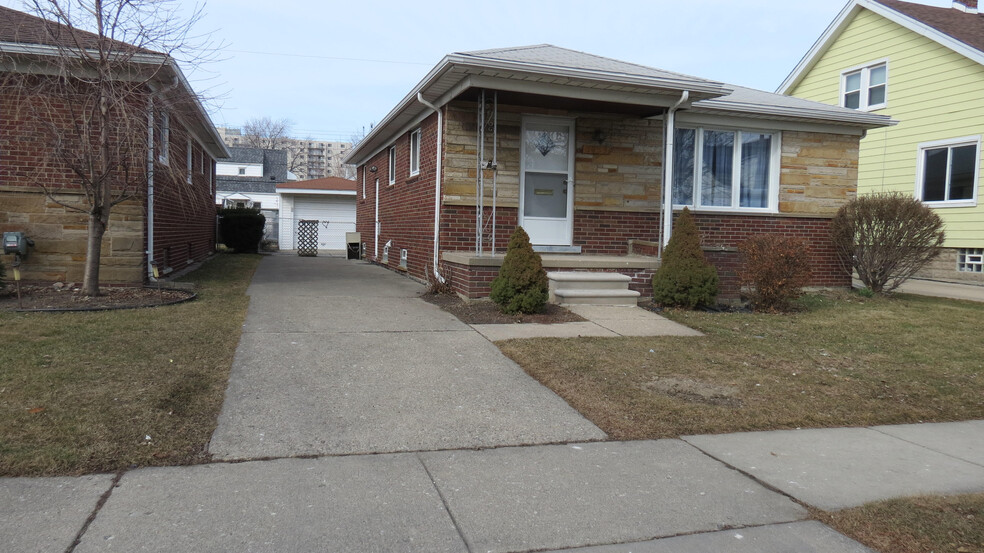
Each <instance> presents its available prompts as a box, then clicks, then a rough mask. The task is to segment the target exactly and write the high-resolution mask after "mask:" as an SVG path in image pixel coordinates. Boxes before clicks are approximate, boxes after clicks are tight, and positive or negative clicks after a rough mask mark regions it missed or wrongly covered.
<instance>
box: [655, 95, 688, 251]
mask: <svg viewBox="0 0 984 553" xmlns="http://www.w3.org/2000/svg"><path fill="white" fill-rule="evenodd" d="M688 98H690V91H689V90H684V91H683V94H682V95H681V96H680V99H679V100H678V101H677V103H675V104H673V105H672V106H670V109H668V110H667V111H666V131H665V136H664V139H663V168H664V169H663V228H662V230H661V232H660V234H661V235H662V239H661V240H660V241H659V252H658V254H659V257H660V258H662V257H663V248H665V247H666V244H667V243H668V242H669V241H670V235H671V234H673V143H674V135H676V111H677V109H679V107H680V105H681V104H683V103H684V102H686V101H687V99H688Z"/></svg>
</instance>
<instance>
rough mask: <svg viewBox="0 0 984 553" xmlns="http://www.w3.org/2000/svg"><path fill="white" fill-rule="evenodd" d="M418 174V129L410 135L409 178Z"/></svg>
mask: <svg viewBox="0 0 984 553" xmlns="http://www.w3.org/2000/svg"><path fill="white" fill-rule="evenodd" d="M419 174H420V129H417V130H415V131H413V132H412V133H410V176H411V177H412V176H414V175H419Z"/></svg>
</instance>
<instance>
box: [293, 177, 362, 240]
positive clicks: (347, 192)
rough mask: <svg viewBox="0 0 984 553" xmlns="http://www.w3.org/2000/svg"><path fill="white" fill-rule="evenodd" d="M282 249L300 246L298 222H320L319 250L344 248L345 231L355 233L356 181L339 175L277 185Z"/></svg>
mask: <svg viewBox="0 0 984 553" xmlns="http://www.w3.org/2000/svg"><path fill="white" fill-rule="evenodd" d="M277 194H278V195H280V249H281V250H294V249H297V228H298V221H302V220H307V221H311V220H313V221H318V251H319V252H322V251H331V250H335V251H344V250H345V233H346V232H355V181H350V180H348V179H342V178H338V177H327V178H323V179H312V180H306V181H296V182H287V183H284V184H278V185H277Z"/></svg>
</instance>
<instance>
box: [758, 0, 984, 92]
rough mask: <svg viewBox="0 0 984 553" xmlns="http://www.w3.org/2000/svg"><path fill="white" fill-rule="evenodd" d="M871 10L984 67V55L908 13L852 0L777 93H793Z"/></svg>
mask: <svg viewBox="0 0 984 553" xmlns="http://www.w3.org/2000/svg"><path fill="white" fill-rule="evenodd" d="M863 9H866V10H870V11H872V12H874V13H876V14H878V15H880V16H882V17H884V18H885V19H888V20H889V21H892V22H894V23H897V24H898V25H901V26H902V27H904V28H906V29H909V30H910V31H912V32H914V33H917V34H920V35H922V36H924V37H926V38H928V39H930V40H932V41H935V42H937V43H939V44H941V45H943V46H945V47H947V48H949V49H951V50H953V51H954V52H956V53H958V54H961V55H963V56H965V57H967V58H969V59H971V60H973V61H976V62H977V63H979V64H981V65H984V52H982V51H980V50H978V49H977V48H974V47H973V46H970V45H968V44H966V43H964V42H961V41H959V40H957V39H955V38H953V37H952V36H950V35H948V34H946V33H943V32H941V31H939V30H938V29H936V28H934V27H931V26H930V25H927V24H925V23H923V22H922V21H919V20H918V19H915V18H913V17H910V16H908V15H906V14H903V13H900V12H897V11H895V10H893V9H891V8H889V7H888V6H885V5H884V4H881V3H879V2H875V1H874V0H850V2H848V3H847V5H845V6H844V8H843V9H841V11H840V13H839V14H837V17H836V18H834V20H833V21H832V22H831V23H830V25H829V26H827V29H826V30H825V31H824V32H823V34H822V35H820V38H818V39H817V41H816V42H815V43H814V44H813V47H812V48H810V50H809V51H808V52H807V53H806V55H805V56H803V58H802V59H801V60H800V62H799V63H798V64H797V65H796V67H795V68H793V71H792V72H791V73H790V74H789V76H787V77H786V80H784V81H783V82H782V84H781V85H779V88H778V89H776V92H778V93H779V94H788V93H789V91H790V90H792V89H793V88H795V87H796V85H798V84H799V83H800V81H801V80H803V78H804V77H805V76H806V74H807V73H809V71H810V69H812V68H813V66H814V64H816V62H817V61H819V59H820V57H821V56H823V54H824V53H825V52H826V51H827V50H828V49H829V48H830V46H831V45H832V44H833V43H834V41H835V40H836V39H837V37H839V36H840V34H841V33H842V32H843V31H844V29H845V28H846V27H847V26H848V24H850V23H851V21H853V20H854V17H855V16H856V15H857V14H858V12H860V11H861V10H863Z"/></svg>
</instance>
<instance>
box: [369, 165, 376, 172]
mask: <svg viewBox="0 0 984 553" xmlns="http://www.w3.org/2000/svg"><path fill="white" fill-rule="evenodd" d="M369 172H370V173H375V172H376V166H375V165H372V166H370V167H369Z"/></svg>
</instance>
